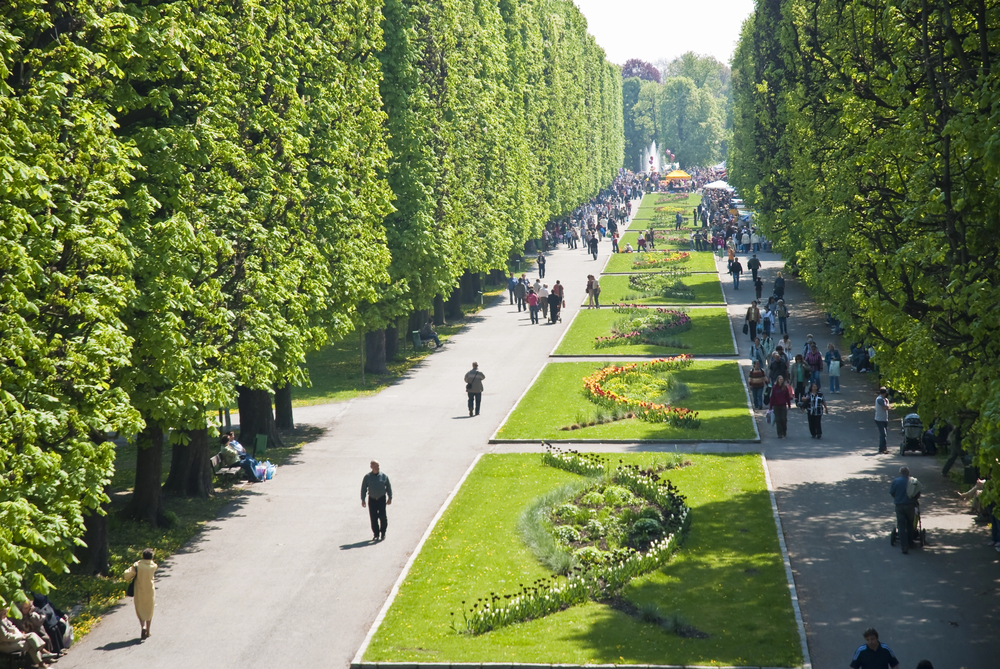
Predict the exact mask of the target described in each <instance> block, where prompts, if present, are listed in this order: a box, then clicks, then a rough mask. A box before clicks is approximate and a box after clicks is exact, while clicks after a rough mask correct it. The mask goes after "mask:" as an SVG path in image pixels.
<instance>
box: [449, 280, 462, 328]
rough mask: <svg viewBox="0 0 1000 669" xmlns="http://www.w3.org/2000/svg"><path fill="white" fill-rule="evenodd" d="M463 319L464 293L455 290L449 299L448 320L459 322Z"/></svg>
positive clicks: (458, 289) (457, 289)
mask: <svg viewBox="0 0 1000 669" xmlns="http://www.w3.org/2000/svg"><path fill="white" fill-rule="evenodd" d="M461 317H462V291H461V289H460V288H454V289H453V290H452V291H451V297H449V298H448V318H450V319H452V320H453V321H457V320H458V319H460V318H461Z"/></svg>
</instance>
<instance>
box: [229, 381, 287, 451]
mask: <svg viewBox="0 0 1000 669" xmlns="http://www.w3.org/2000/svg"><path fill="white" fill-rule="evenodd" d="M236 390H237V392H238V393H239V399H238V403H239V407H240V443H242V444H243V447H244V448H246V449H247V452H252V451H253V444H254V440H255V439H256V438H257V435H258V434H266V435H267V438H268V443H269V445H270V446H272V447H273V446H284V445H285V442H284V441H283V440H282V438H281V435H280V434H278V427H277V425H275V423H274V412H273V411H272V409H271V393H269V392H268V391H266V390H253V389H251V388H247V387H246V386H237V388H236Z"/></svg>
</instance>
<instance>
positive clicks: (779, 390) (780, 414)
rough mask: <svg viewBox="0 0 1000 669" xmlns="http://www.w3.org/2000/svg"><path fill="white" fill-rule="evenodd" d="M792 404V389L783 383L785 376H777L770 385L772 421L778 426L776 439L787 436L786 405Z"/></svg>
mask: <svg viewBox="0 0 1000 669" xmlns="http://www.w3.org/2000/svg"><path fill="white" fill-rule="evenodd" d="M790 406H792V389H791V388H790V387H789V386H788V384H786V383H785V377H783V376H779V377H778V378H777V379H775V380H774V385H773V386H772V387H771V402H770V407H771V411H773V412H774V423H775V425H776V426H777V428H778V439H781V438H782V437H787V436H788V407H790Z"/></svg>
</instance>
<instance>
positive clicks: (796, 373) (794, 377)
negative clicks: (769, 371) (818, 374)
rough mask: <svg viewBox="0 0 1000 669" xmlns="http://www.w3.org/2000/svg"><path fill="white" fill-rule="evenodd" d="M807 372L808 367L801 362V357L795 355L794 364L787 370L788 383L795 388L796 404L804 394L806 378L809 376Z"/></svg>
mask: <svg viewBox="0 0 1000 669" xmlns="http://www.w3.org/2000/svg"><path fill="white" fill-rule="evenodd" d="M807 370H808V365H806V363H805V362H803V361H802V355H801V354H799V353H796V354H795V362H793V363H792V366H791V368H790V369H789V370H788V382H789V383H790V384H792V385H793V386H794V387H795V401H796V402H798V401H799V400H800V399H802V396H803V395H805V394H806V377H807V376H808V375H809V373H808V371H807Z"/></svg>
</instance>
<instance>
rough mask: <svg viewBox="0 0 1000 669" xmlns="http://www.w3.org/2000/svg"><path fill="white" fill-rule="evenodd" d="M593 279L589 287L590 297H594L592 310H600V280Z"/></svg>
mask: <svg viewBox="0 0 1000 669" xmlns="http://www.w3.org/2000/svg"><path fill="white" fill-rule="evenodd" d="M593 279H594V283H593V284H592V285H591V286H590V293H591V295H593V296H594V308H595V309H600V308H601V282H600V280H599V279H598V278H597V277H596V276H595V277H593Z"/></svg>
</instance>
